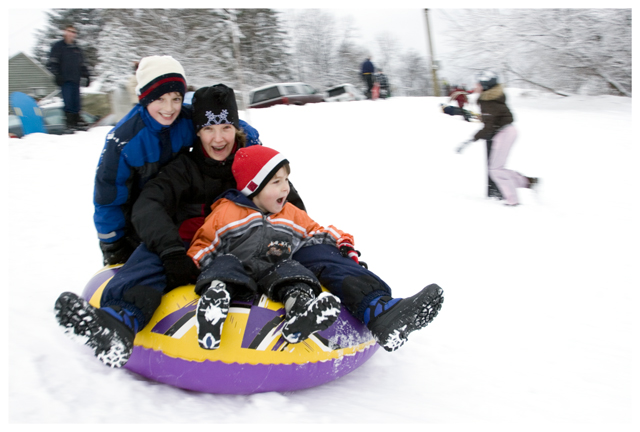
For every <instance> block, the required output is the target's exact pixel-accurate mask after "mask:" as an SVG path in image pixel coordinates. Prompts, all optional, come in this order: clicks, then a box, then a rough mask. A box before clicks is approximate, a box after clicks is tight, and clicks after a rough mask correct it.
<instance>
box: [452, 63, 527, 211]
mask: <svg viewBox="0 0 640 432" xmlns="http://www.w3.org/2000/svg"><path fill="white" fill-rule="evenodd" d="M476 81H477V85H476V88H475V92H477V93H480V96H479V97H478V105H479V106H480V110H481V113H482V122H483V123H484V127H483V128H482V129H481V130H479V131H478V132H476V134H475V135H474V137H473V138H472V139H470V140H468V141H465V142H464V143H462V145H460V146H459V147H458V148H457V149H456V151H457V152H458V153H461V152H462V150H463V149H464V148H465V147H466V146H467V145H468V144H470V143H472V142H475V141H477V140H479V139H484V140H491V141H492V147H491V154H490V155H489V177H490V178H491V180H493V181H494V182H495V184H496V185H497V187H498V189H499V190H500V193H501V194H502V196H503V197H504V200H505V205H507V206H517V205H518V204H519V201H518V194H517V192H516V188H529V189H531V188H533V187H535V186H536V185H537V184H538V179H537V178H536V177H525V176H523V175H522V174H520V173H518V172H516V171H512V170H509V169H507V168H505V163H506V162H507V157H508V156H509V152H510V151H511V147H512V146H513V143H514V142H515V140H516V136H517V134H518V132H517V130H516V128H515V126H514V125H513V115H512V114H511V110H509V107H508V106H507V103H506V95H505V93H504V90H503V88H502V85H500V84H499V83H498V76H497V75H496V74H495V73H494V72H491V71H485V72H481V73H479V74H478V75H477V76H476Z"/></svg>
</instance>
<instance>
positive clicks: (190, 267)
mask: <svg viewBox="0 0 640 432" xmlns="http://www.w3.org/2000/svg"><path fill="white" fill-rule="evenodd" d="M162 265H163V266H164V273H165V275H166V276H167V287H166V288H165V290H164V292H165V293H167V292H169V291H171V290H172V289H174V288H176V287H179V286H182V285H188V284H192V283H195V282H196V279H197V278H198V274H199V273H200V271H199V270H198V267H197V266H196V265H195V263H194V262H193V260H192V259H191V257H189V256H188V255H187V254H186V253H185V252H172V253H170V254H167V255H166V256H163V257H162Z"/></svg>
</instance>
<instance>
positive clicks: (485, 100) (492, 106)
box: [473, 84, 513, 141]
mask: <svg viewBox="0 0 640 432" xmlns="http://www.w3.org/2000/svg"><path fill="white" fill-rule="evenodd" d="M478 105H480V111H481V112H482V122H483V123H484V127H483V128H482V129H480V130H479V131H478V132H477V133H476V134H475V136H474V137H473V138H474V141H477V140H479V139H484V140H490V139H491V138H493V136H494V135H495V134H496V133H497V132H498V131H499V130H500V129H502V128H503V127H505V126H506V125H508V124H511V123H513V114H511V110H509V107H508V106H507V97H506V96H505V94H504V90H503V89H502V86H501V85H500V84H498V85H496V86H495V87H492V88H490V89H489V90H485V91H483V92H482V93H481V94H480V96H479V97H478Z"/></svg>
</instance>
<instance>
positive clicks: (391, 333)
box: [365, 284, 444, 351]
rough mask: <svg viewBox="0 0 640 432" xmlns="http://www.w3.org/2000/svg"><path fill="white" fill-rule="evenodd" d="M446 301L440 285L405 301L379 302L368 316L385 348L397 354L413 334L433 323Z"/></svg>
mask: <svg viewBox="0 0 640 432" xmlns="http://www.w3.org/2000/svg"><path fill="white" fill-rule="evenodd" d="M443 301H444V296H443V295H442V288H440V287H439V286H438V285H436V284H431V285H429V286H427V287H426V288H424V289H422V291H420V292H419V293H418V294H415V295H413V296H411V297H407V298H405V299H392V298H391V297H382V298H379V299H378V300H375V301H373V302H371V305H370V308H371V310H370V312H369V313H365V316H366V317H368V318H369V320H368V322H367V327H368V328H369V330H370V331H371V333H372V334H373V337H374V338H375V339H376V341H377V342H378V344H379V345H380V346H381V347H382V348H384V349H385V350H387V351H395V350H397V349H398V348H400V347H401V346H402V345H403V344H404V343H405V342H406V341H407V338H408V336H409V333H411V332H413V331H415V330H419V329H421V328H423V327H426V326H427V324H429V323H430V322H431V321H433V319H434V318H435V317H436V316H437V315H438V312H439V311H440V308H441V307H442V302H443Z"/></svg>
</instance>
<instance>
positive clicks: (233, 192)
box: [211, 189, 262, 213]
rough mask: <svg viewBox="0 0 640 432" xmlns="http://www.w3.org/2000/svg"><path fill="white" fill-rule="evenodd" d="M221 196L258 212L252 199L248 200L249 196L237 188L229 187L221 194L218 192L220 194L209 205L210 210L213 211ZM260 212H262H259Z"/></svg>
mask: <svg viewBox="0 0 640 432" xmlns="http://www.w3.org/2000/svg"><path fill="white" fill-rule="evenodd" d="M222 198H226V199H228V200H229V201H233V202H234V203H236V204H238V205H240V206H243V207H248V208H250V209H254V210H256V211H258V212H260V209H259V208H258V207H257V206H256V205H255V204H254V203H253V201H252V200H250V199H249V198H247V197H246V196H245V195H244V194H243V193H242V192H240V191H239V190H238V189H229V190H226V191H224V192H223V193H222V194H220V196H219V197H218V198H216V200H215V201H214V202H213V205H212V206H211V210H212V211H213V209H214V208H215V207H216V206H217V205H218V204H219V203H220V200H221V199H222ZM260 213H262V212H260Z"/></svg>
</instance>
